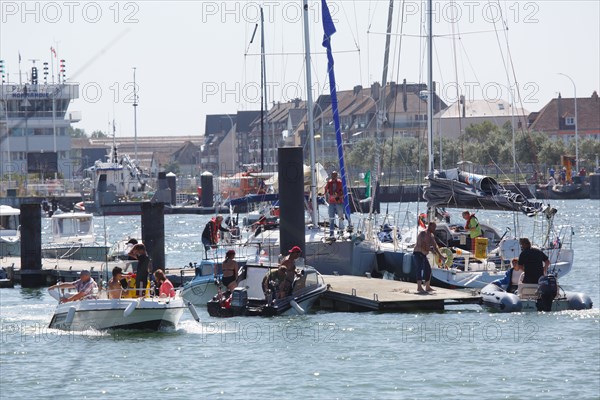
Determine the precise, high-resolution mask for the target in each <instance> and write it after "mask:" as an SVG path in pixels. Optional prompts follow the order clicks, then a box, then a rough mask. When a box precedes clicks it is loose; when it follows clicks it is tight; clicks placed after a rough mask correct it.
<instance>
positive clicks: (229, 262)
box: [221, 250, 240, 292]
mask: <svg viewBox="0 0 600 400" xmlns="http://www.w3.org/2000/svg"><path fill="white" fill-rule="evenodd" d="M239 268H240V267H239V265H238V263H237V262H236V261H235V251H234V250H227V253H225V261H223V279H221V282H222V283H223V285H224V286H225V287H226V288H227V290H229V291H230V292H233V289H235V287H236V286H237V279H238V270H239Z"/></svg>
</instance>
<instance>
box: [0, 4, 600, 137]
mask: <svg viewBox="0 0 600 400" xmlns="http://www.w3.org/2000/svg"><path fill="white" fill-rule="evenodd" d="M301 3H302V2H301V1H262V2H261V1H258V2H253V1H191V0H190V1H49V2H39V1H29V2H23V1H4V0H2V1H0V59H3V60H4V62H5V65H6V68H7V71H8V73H9V80H10V83H15V82H18V72H19V54H20V55H21V59H22V61H21V71H22V72H23V79H25V75H24V74H25V71H26V70H30V68H31V65H32V62H31V61H30V60H31V59H38V60H40V61H38V64H37V65H40V64H41V62H44V61H47V62H50V61H51V57H52V53H51V51H50V48H51V47H53V48H54V49H56V51H57V58H56V59H55V60H59V59H64V60H65V61H66V69H67V80H68V81H70V82H76V83H79V85H80V96H79V99H77V100H75V101H73V102H72V104H71V105H70V108H69V110H70V111H81V112H82V121H81V122H79V123H77V124H75V125H74V126H75V127H78V128H82V129H85V130H86V132H87V133H91V132H92V131H94V130H102V131H105V132H106V131H109V122H110V121H112V120H113V119H114V120H115V123H116V134H117V136H133V134H134V129H133V125H134V124H133V107H132V98H133V96H132V95H133V85H132V82H133V71H134V67H135V73H136V83H137V88H138V96H139V106H138V112H137V127H138V135H140V136H158V135H202V134H203V133H204V120H205V116H206V115H207V114H222V113H235V112H237V111H240V110H257V109H260V57H259V55H258V54H260V27H259V28H258V31H257V34H256V37H255V38H254V41H253V42H252V43H251V37H252V33H253V31H254V29H255V26H256V24H257V23H258V22H259V6H263V10H264V20H265V23H264V37H265V53H266V57H265V58H266V74H267V83H268V85H267V92H268V96H267V97H268V99H267V101H268V102H269V103H272V102H273V101H281V102H284V101H289V100H291V99H293V98H295V97H302V98H305V97H306V78H305V62H304V57H303V52H304V44H303V43H304V36H303V35H304V30H303V19H302V5H301ZM328 4H329V7H330V10H331V14H332V16H333V18H334V22H335V24H336V28H337V33H336V34H335V35H334V36H333V39H332V46H333V48H334V51H335V54H334V57H335V62H336V64H335V72H336V78H337V84H338V90H348V89H352V87H354V86H355V85H362V86H364V87H367V86H369V85H370V84H371V83H373V82H375V81H379V82H380V81H381V78H382V71H383V58H384V57H383V55H384V43H385V30H386V24H387V13H388V5H389V2H388V1H348V0H346V1H328ZM320 13H321V2H320V1H309V17H310V18H309V33H310V50H311V54H312V60H311V71H312V75H313V85H312V88H313V90H312V93H313V96H315V98H316V96H318V95H320V94H324V93H325V94H327V93H328V90H329V89H328V81H327V70H326V67H327V60H326V56H325V54H324V51H323V47H322V46H321V41H322V36H323V28H322V25H321V24H322V20H321V14H320ZM424 13H425V5H424V4H423V3H422V2H420V1H408V0H407V1H395V2H394V20H393V26H392V35H391V46H390V62H389V75H388V81H397V82H402V80H403V79H406V80H407V82H409V83H411V82H425V81H426V62H425V56H424V54H425V47H424V46H425V40H424V39H423V37H424V35H425V32H426V30H425V24H424V20H425V16H424V15H425V14H424ZM599 20H600V2H598V1H595V0H589V1H557V0H550V1H516V0H510V1H508V0H495V1H492V0H489V1H488V0H481V1H477V0H472V1H444V2H434V26H433V32H434V36H435V38H434V66H433V69H434V81H436V82H437V87H438V94H440V95H441V96H442V98H444V99H445V100H446V102H447V103H452V102H453V101H455V100H456V99H457V93H458V94H462V95H465V96H466V97H467V98H472V99H497V98H502V99H504V100H506V101H512V100H511V99H514V101H515V102H516V103H518V104H517V106H518V107H523V108H525V109H526V110H528V111H538V110H539V109H541V108H542V107H543V106H544V105H545V104H546V103H547V102H548V101H550V99H552V98H553V97H556V96H557V94H558V93H559V92H560V93H561V94H562V96H563V97H569V98H572V97H573V93H574V86H573V83H574V84H575V88H576V90H577V96H578V97H588V96H591V94H592V92H593V91H598V89H599V86H600V72H599V71H600V55H599V53H600V50H599V49H600V28H599V25H600V24H599V22H598V21H599ZM55 65H56V63H55ZM558 73H563V74H566V75H568V76H569V77H570V78H571V79H572V80H573V83H572V82H571V81H570V80H569V79H568V78H567V77H565V76H562V75H559V74H558ZM457 88H458V89H459V92H457Z"/></svg>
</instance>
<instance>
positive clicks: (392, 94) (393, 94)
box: [389, 81, 398, 99]
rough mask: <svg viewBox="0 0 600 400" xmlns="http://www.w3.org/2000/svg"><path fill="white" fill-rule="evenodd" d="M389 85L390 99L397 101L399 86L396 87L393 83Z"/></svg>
mask: <svg viewBox="0 0 600 400" xmlns="http://www.w3.org/2000/svg"><path fill="white" fill-rule="evenodd" d="M389 85H390V97H391V98H392V99H395V98H396V95H397V94H398V90H397V88H398V85H396V82H393V81H392V82H390V83H389Z"/></svg>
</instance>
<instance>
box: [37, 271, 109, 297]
mask: <svg viewBox="0 0 600 400" xmlns="http://www.w3.org/2000/svg"><path fill="white" fill-rule="evenodd" d="M52 289H76V290H77V293H75V294H74V295H73V296H71V297H65V298H63V299H61V300H60V302H61V303H67V302H69V301H77V300H84V299H95V298H96V294H97V293H98V285H97V284H96V281H94V279H93V278H92V275H91V274H90V271H88V270H87V269H84V270H83V271H81V272H80V278H79V279H78V280H76V281H75V282H62V283H58V284H56V285H54V286H50V287H49V288H48V290H52Z"/></svg>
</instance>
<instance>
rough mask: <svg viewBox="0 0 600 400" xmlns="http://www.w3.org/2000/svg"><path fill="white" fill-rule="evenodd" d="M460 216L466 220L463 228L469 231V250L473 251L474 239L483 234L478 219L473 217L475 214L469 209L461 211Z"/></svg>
mask: <svg viewBox="0 0 600 400" xmlns="http://www.w3.org/2000/svg"><path fill="white" fill-rule="evenodd" d="M462 217H463V218H464V219H465V220H466V221H467V223H466V224H465V230H466V231H467V232H469V239H470V241H471V252H473V253H475V239H476V238H478V237H481V236H483V232H481V226H479V221H478V220H477V218H476V217H475V214H471V213H470V212H469V211H463V213H462Z"/></svg>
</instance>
